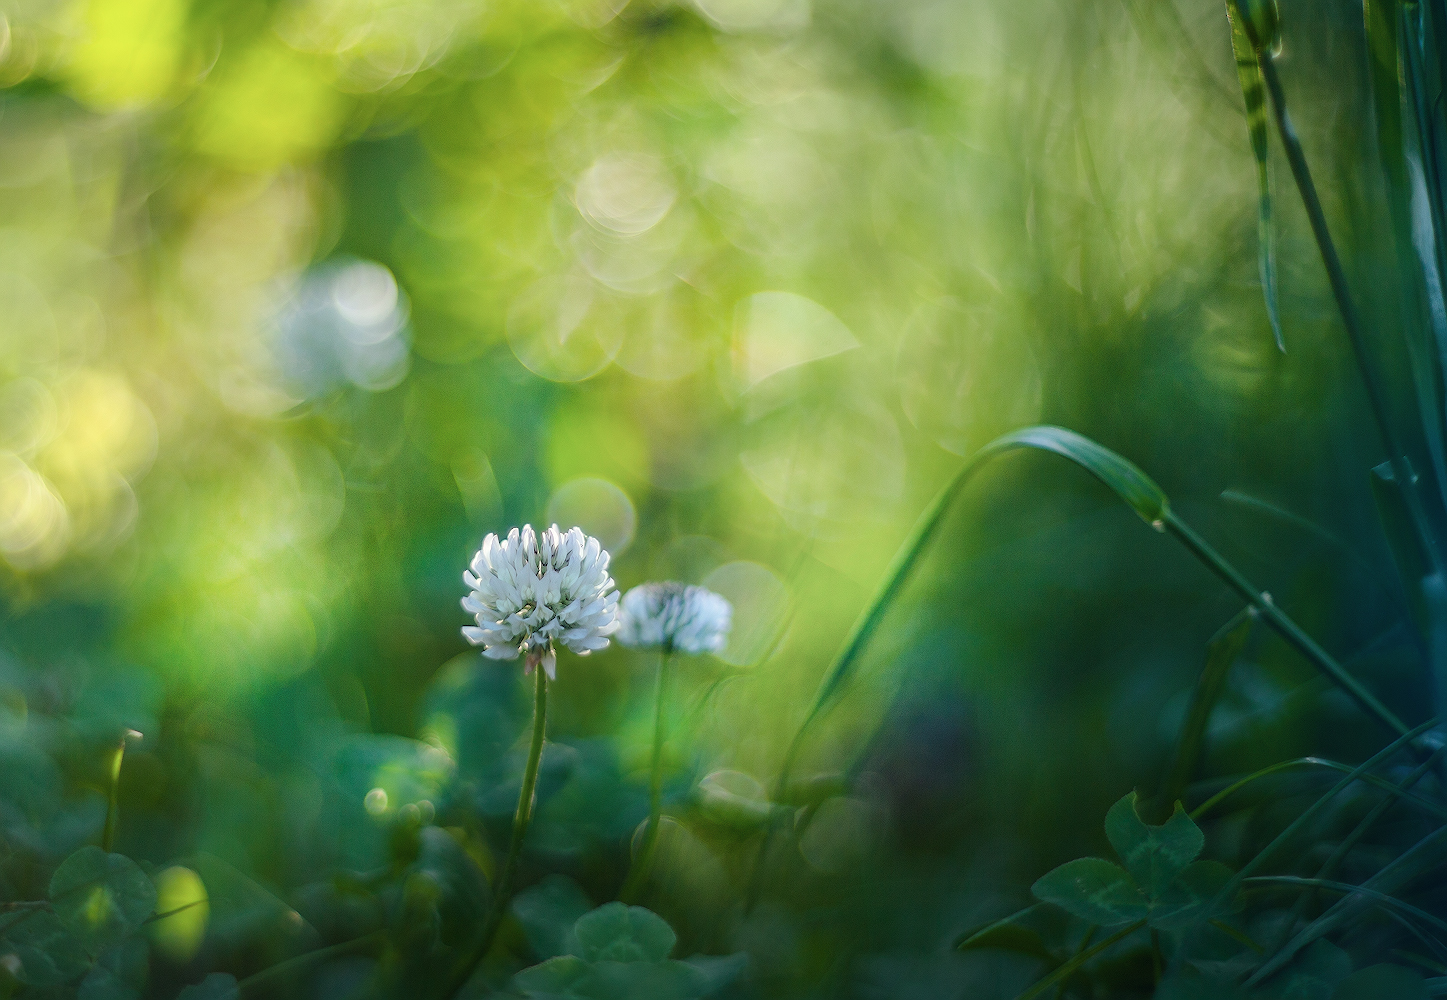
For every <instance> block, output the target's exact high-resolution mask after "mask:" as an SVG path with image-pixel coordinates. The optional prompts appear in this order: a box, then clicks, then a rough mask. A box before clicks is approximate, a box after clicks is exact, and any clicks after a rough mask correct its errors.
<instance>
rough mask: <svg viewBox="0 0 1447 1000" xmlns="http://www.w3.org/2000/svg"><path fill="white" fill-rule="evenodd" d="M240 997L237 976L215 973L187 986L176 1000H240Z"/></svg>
mask: <svg viewBox="0 0 1447 1000" xmlns="http://www.w3.org/2000/svg"><path fill="white" fill-rule="evenodd" d="M240 996H241V990H240V989H239V988H238V987H237V985H236V977H235V976H233V975H230V974H229V973H225V972H213V973H211V975H209V976H207V977H206V978H205V979H203V980H201V981H200V982H199V983H194V984H192V985H191V986H187V987H186V988H185V989H184V990H182V991H181V993H180V995H179V996H177V997H176V1000H238V998H239V997H240Z"/></svg>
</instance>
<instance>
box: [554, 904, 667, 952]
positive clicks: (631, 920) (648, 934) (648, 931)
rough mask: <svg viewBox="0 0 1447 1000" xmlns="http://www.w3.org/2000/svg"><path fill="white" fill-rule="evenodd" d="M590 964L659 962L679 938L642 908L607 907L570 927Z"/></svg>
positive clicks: (655, 916)
mask: <svg viewBox="0 0 1447 1000" xmlns="http://www.w3.org/2000/svg"><path fill="white" fill-rule="evenodd" d="M573 933H574V934H576V935H577V936H578V946H579V947H580V948H581V949H582V953H583V954H582V957H583V958H584V959H586V960H587V961H589V962H661V961H663V960H664V959H665V958H667V957H668V953H669V952H671V951H672V950H673V946H674V944H676V943H677V941H678V936H677V935H676V934H674V933H673V928H672V927H669V926H668V923H667V922H666V921H665V920H664V919H663V918H662V917H660V916H658V914H656V913H653V912H652V911H650V910H645V909H644V908H643V907H641V906H626V905H624V904H623V903H606V904H604V905H603V906H600V907H598V908H597V909H596V910H594V911H593V912H592V913H586V914H584V915H583V916H581V917H579V918H578V922H577V924H575V925H574V926H573Z"/></svg>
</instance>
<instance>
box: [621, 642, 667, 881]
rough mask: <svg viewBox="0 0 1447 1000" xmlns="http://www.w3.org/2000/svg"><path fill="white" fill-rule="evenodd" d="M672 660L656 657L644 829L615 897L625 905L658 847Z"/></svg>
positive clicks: (665, 656) (661, 656) (665, 653)
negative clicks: (670, 661) (664, 709)
mask: <svg viewBox="0 0 1447 1000" xmlns="http://www.w3.org/2000/svg"><path fill="white" fill-rule="evenodd" d="M672 657H673V650H672V649H671V648H670V647H668V646H664V647H663V652H662V653H661V654H660V655H659V657H658V684H657V686H656V688H655V690H654V695H653V770H652V773H651V774H650V776H649V779H648V826H647V827H645V828H644V831H643V843H642V845H641V846H640V847H639V849H638V857H637V858H636V859H635V860H634V862H633V866H632V867H631V868H630V869H629V870H628V878H627V879H626V880H625V881H624V882H623V891H622V892H620V893H619V894H618V898H619V899H620V900H622V901H623V902H625V903H629V902H632V901H633V898H634V897H635V896H637V895H638V891H639V890H640V889H641V888H643V882H644V880H645V879H646V878H648V869H649V867H650V866H651V865H652V864H653V849H654V848H655V847H656V846H658V824H659V821H660V819H661V817H662V813H663V743H664V738H665V731H664V716H663V708H664V702H665V701H667V699H668V666H669V660H670V659H672Z"/></svg>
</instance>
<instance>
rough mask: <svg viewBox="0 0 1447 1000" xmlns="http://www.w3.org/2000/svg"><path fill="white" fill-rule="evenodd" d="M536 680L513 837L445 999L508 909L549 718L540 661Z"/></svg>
mask: <svg viewBox="0 0 1447 1000" xmlns="http://www.w3.org/2000/svg"><path fill="white" fill-rule="evenodd" d="M534 672H535V673H536V674H537V679H536V680H535V681H534V686H533V740H532V744H531V745H530V746H529V747H528V762H527V766H526V767H524V768H523V786H522V789H521V791H520V792H519V793H518V806H517V812H515V813H513V820H512V840H511V841H510V842H509V843H508V848H507V860H506V861H505V862H504V863H503V867H502V873H501V874H500V875H499V876H498V879H497V883H496V884H495V885H494V887H493V896H492V908H491V909H490V910H489V911H488V915H487V922H486V923H485V924H483V926H482V936H481V937H479V938H478V940H477V944H476V945H475V946H474V947H473V949H472V951H471V952H470V953H469V954H468V955H467V957H466V958H465V959H464V960H463V961H462V962H461V963H459V964H458V966H457V968H456V969H455V970H454V971H453V973H452V977H451V979H449V980H448V982H447V986H446V987H445V988H444V989H443V991H442V994H441V995H442V996H443V997H444V998H449V997H452V996H455V995H456V994H457V993H458V992H459V991H460V990H461V989H462V988H463V987H464V986H466V985H467V981H468V980H469V979H471V978H472V973H473V971H474V970H475V969H476V968H477V966H478V965H479V964H480V963H481V962H482V960H483V958H484V957H486V955H487V952H488V949H489V948H491V947H492V939H493V938H494V937H496V936H497V931H498V928H499V927H500V926H502V918H503V915H504V914H505V913H506V912H507V904H508V901H509V899H510V898H511V896H512V881H513V876H514V875H515V874H516V872H517V864H518V856H519V855H521V854H522V847H523V837H524V836H525V835H526V834H527V832H528V826H529V825H530V824H531V823H532V821H533V807H534V805H536V803H535V801H534V800H535V798H536V792H537V786H538V763H539V761H541V760H542V757H543V733H544V731H545V730H546V729H547V719H548V678H547V674H546V673H545V672H544V671H543V667H542V664H537V665H536V666H535V667H534Z"/></svg>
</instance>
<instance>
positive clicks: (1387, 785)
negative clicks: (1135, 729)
mask: <svg viewBox="0 0 1447 1000" xmlns="http://www.w3.org/2000/svg"><path fill="white" fill-rule="evenodd" d="M1298 767H1320V768H1324V769H1326V770H1329V771H1337V772H1340V773H1341V774H1347V775H1352V776H1353V777H1354V778H1359V779H1361V780H1362V781H1365V782H1366V783H1367V784H1369V785H1373V786H1375V787H1377V788H1380V789H1381V790H1382V791H1384V792H1387V793H1389V794H1391V795H1392V796H1393V797H1395V798H1397V799H1401V800H1402V801H1405V802H1411V803H1412V804H1414V805H1416V806H1417V807H1419V808H1420V809H1422V810H1423V811H1425V812H1427V813H1429V814H1431V815H1433V816H1436V817H1438V818H1439V819H1444V820H1447V807H1443V806H1440V805H1438V804H1437V803H1436V802H1433V801H1432V800H1431V799H1429V798H1427V797H1425V796H1423V795H1418V794H1416V793H1415V792H1412V791H1410V790H1409V789H1408V788H1407V787H1404V786H1403V785H1399V784H1397V783H1395V782H1392V781H1388V780H1387V779H1385V778H1379V777H1377V776H1376V775H1374V774H1366V773H1362V774H1358V773H1357V771H1358V769H1357V768H1353V767H1350V766H1348V765H1346V764H1342V763H1339V762H1338V761H1334V760H1327V759H1326V758H1324V757H1297V758H1294V759H1292V760H1283V761H1281V762H1279V763H1276V764H1272V765H1271V766H1269V767H1263V768H1262V769H1261V770H1259V771H1254V772H1252V773H1251V774H1248V775H1247V776H1246V777H1244V778H1242V779H1240V780H1239V781H1235V782H1232V783H1231V784H1230V785H1228V786H1226V787H1225V788H1223V789H1222V790H1221V791H1219V792H1217V793H1216V794H1215V795H1213V796H1211V797H1210V798H1209V799H1207V800H1206V801H1205V802H1203V803H1201V804H1200V805H1199V806H1197V807H1196V808H1195V809H1193V810H1191V819H1194V820H1199V819H1201V818H1202V817H1203V816H1205V815H1206V814H1207V813H1209V812H1210V811H1211V810H1212V809H1215V808H1216V807H1217V806H1218V805H1220V804H1221V803H1222V802H1224V801H1226V800H1227V799H1228V798H1230V797H1231V796H1233V795H1235V794H1236V793H1237V792H1239V791H1240V790H1241V789H1243V788H1245V787H1247V786H1248V785H1252V784H1255V783H1256V782H1257V781H1260V780H1262V779H1263V778H1269V777H1271V776H1272V775H1275V774H1280V773H1282V772H1283V771H1289V770H1291V769H1293V768H1298Z"/></svg>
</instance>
